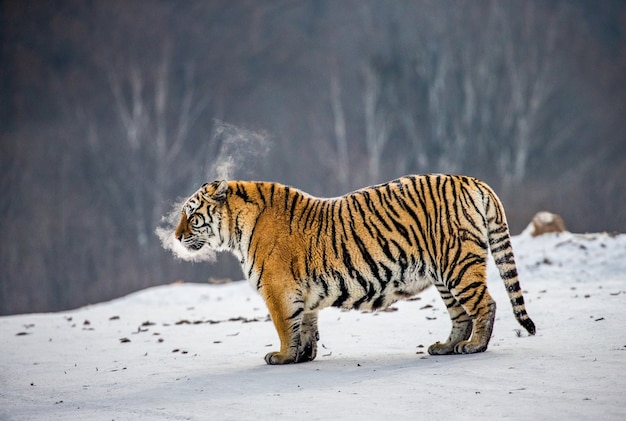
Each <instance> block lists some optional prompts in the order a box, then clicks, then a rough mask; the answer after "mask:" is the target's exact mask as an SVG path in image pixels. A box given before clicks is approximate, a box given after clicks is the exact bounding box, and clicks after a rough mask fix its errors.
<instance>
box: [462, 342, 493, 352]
mask: <svg viewBox="0 0 626 421" xmlns="http://www.w3.org/2000/svg"><path fill="white" fill-rule="evenodd" d="M486 349H487V344H483V343H478V342H472V341H461V342H459V343H458V344H456V345H455V346H454V353H455V354H475V353H477V352H484V351H485V350H486Z"/></svg>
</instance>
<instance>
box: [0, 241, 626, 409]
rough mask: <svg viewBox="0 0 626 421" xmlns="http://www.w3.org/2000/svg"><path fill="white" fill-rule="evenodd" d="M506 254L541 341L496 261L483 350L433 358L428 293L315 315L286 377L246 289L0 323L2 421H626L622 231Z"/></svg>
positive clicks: (256, 300) (175, 293)
mask: <svg viewBox="0 0 626 421" xmlns="http://www.w3.org/2000/svg"><path fill="white" fill-rule="evenodd" d="M513 246H514V250H515V254H516V258H517V263H518V270H519V273H520V280H521V284H522V289H523V290H524V291H525V294H524V296H525V299H526V304H527V310H528V313H529V315H530V316H531V318H532V319H533V320H534V322H535V324H536V325H537V329H538V330H537V334H536V335H535V336H528V334H527V333H526V332H525V331H524V329H523V328H521V327H520V326H519V325H518V324H517V322H516V321H515V319H514V317H513V314H512V311H511V305H510V303H509V301H508V298H507V296H506V293H505V290H504V286H503V283H502V281H501V280H500V278H499V277H498V275H497V271H496V269H495V266H494V265H493V262H492V261H490V263H489V272H488V277H489V288H490V292H491V294H492V296H493V297H494V299H495V300H496V302H497V303H498V314H497V316H496V323H495V328H494V332H493V337H492V339H491V343H490V346H489V349H488V350H487V351H486V352H484V353H481V354H473V355H458V356H430V355H428V354H427V352H426V349H427V347H428V346H429V345H430V344H431V343H433V342H435V341H438V340H445V339H446V338H447V336H448V333H449V328H450V320H449V318H448V313H447V311H446V309H445V307H444V305H443V302H442V301H441V299H440V298H439V296H438V294H437V292H436V290H435V289H434V288H430V289H428V290H427V291H425V292H424V293H422V294H421V295H420V296H418V297H419V299H417V300H413V301H405V302H399V303H397V304H394V306H393V309H397V311H388V312H376V313H363V312H359V311H340V310H338V309H334V308H333V309H324V310H322V311H321V312H320V319H319V327H320V336H321V339H320V342H319V343H318V344H319V349H318V356H317V359H316V360H315V361H313V362H310V363H302V364H294V365H287V366H268V365H266V364H265V362H264V361H263V357H264V355H265V354H266V353H267V352H269V351H274V350H277V349H278V346H279V342H278V337H277V334H276V332H275V330H274V327H273V325H272V323H271V322H270V321H268V316H267V314H268V313H267V310H266V308H265V305H264V303H263V301H262V300H261V298H260V297H259V296H258V295H257V294H256V292H254V291H253V290H252V288H251V287H250V286H249V285H248V283H247V282H236V283H231V284H225V285H208V284H187V283H184V284H172V285H167V286H160V287H155V288H150V289H147V290H144V291H140V292H137V293H134V294H131V295H129V296H126V297H123V298H120V299H117V300H114V301H111V302H107V303H101V304H96V305H91V306H87V307H84V308H79V309H77V310H72V311H67V312H61V313H52V314H27V315H17V316H6V317H1V318H0V335H1V338H2V340H1V342H0V419H2V420H54V419H68V420H70V419H71V420H111V419H114V420H133V419H142V420H143V419H145V420H188V419H189V420H255V421H256V420H281V419H289V420H298V419H308V420H327V419H328V420H330V419H342V420H352V419H361V420H363V419H367V420H387V419H394V420H403V419H434V418H436V419H479V418H480V419H520V420H526V419H541V420H563V419H568V420H587V419H598V420H599V419H602V420H611V419H612V420H624V419H626V393H625V392H626V328H625V322H626V305H625V304H626V235H624V234H619V235H609V234H606V233H597V234H572V233H560V234H546V235H543V236H540V237H535V238H533V237H531V236H530V235H528V234H527V233H522V234H521V235H519V236H516V237H513ZM520 329H521V335H518V333H519V332H520ZM122 340H124V342H123V341H122Z"/></svg>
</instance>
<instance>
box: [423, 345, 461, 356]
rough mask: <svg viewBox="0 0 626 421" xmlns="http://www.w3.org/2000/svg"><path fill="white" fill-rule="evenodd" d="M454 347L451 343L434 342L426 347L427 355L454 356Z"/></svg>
mask: <svg viewBox="0 0 626 421" xmlns="http://www.w3.org/2000/svg"><path fill="white" fill-rule="evenodd" d="M454 345H455V344H453V343H451V342H444V343H441V342H435V343H434V344H432V345H431V346H429V347H428V353H429V354H430V355H450V354H454V353H455V351H454Z"/></svg>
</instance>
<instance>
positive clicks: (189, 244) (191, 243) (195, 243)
mask: <svg viewBox="0 0 626 421" xmlns="http://www.w3.org/2000/svg"><path fill="white" fill-rule="evenodd" d="M182 243H183V246H185V248H188V249H190V250H194V251H198V250H200V249H201V248H202V247H203V246H204V245H205V244H206V242H205V241H202V240H198V239H195V240H190V239H186V240H183V241H182Z"/></svg>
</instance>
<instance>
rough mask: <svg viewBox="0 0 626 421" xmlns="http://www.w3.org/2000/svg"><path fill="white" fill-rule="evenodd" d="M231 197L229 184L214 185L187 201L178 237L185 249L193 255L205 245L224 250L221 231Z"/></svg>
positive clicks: (222, 182)
mask: <svg viewBox="0 0 626 421" xmlns="http://www.w3.org/2000/svg"><path fill="white" fill-rule="evenodd" d="M227 193H228V183H227V182H226V181H224V180H221V181H214V182H212V183H207V184H204V185H203V186H202V187H201V188H200V189H199V190H198V191H197V192H196V193H194V194H193V196H191V197H190V198H189V199H187V201H186V202H185V204H184V205H183V209H182V212H181V218H180V222H179V223H178V226H177V227H176V231H175V233H174V236H175V237H176V239H177V240H178V241H180V242H181V244H182V245H183V246H185V248H187V249H189V250H193V251H197V250H200V249H201V248H202V247H204V246H205V245H208V247H209V248H211V249H213V250H221V249H223V248H224V246H225V243H226V241H225V238H224V235H223V233H222V230H221V227H222V208H223V204H224V203H225V201H226V195H227Z"/></svg>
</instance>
